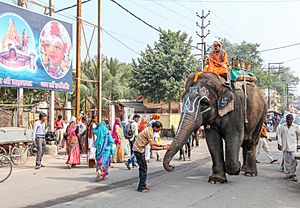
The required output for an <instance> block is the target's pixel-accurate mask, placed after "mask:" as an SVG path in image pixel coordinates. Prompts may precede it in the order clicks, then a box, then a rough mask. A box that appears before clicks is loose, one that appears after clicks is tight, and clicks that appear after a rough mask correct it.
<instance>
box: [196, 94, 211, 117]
mask: <svg viewBox="0 0 300 208" xmlns="http://www.w3.org/2000/svg"><path fill="white" fill-rule="evenodd" d="M204 98H205V99H207V100H208V101H210V99H209V98H208V97H207V96H202V97H201V99H200V100H199V103H198V106H197V111H196V115H195V120H196V119H197V116H198V112H199V107H200V104H201V100H203V99H204ZM209 110H211V107H208V108H206V109H205V110H203V111H201V112H200V115H201V114H203V113H205V112H207V111H209Z"/></svg>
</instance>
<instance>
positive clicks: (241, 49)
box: [222, 39, 299, 109]
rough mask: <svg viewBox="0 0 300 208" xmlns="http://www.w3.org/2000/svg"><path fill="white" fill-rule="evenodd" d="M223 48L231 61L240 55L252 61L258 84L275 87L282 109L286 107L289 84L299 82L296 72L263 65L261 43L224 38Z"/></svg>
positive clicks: (262, 86)
mask: <svg viewBox="0 0 300 208" xmlns="http://www.w3.org/2000/svg"><path fill="white" fill-rule="evenodd" d="M222 41H223V48H224V49H225V50H226V51H227V52H228V56H229V61H230V60H231V59H232V58H234V57H239V59H243V60H245V61H250V62H251V63H252V69H253V71H254V74H255V75H256V77H257V82H256V84H257V85H258V87H260V88H261V89H266V88H270V89H275V90H276V91H277V92H278V94H279V95H280V96H281V106H282V109H284V108H286V106H287V104H286V102H287V100H288V97H289V96H290V93H289V92H287V85H288V84H291V83H292V85H293V86H295V85H297V84H298V83H299V78H298V77H296V76H294V73H293V72H292V71H291V70H290V69H289V68H286V67H283V69H280V70H275V71H274V70H271V71H270V73H269V72H268V69H266V68H264V67H263V59H262V58H261V57H260V53H259V51H258V47H259V44H257V43H246V42H245V41H243V42H242V43H241V44H237V43H230V42H229V41H228V40H227V39H222Z"/></svg>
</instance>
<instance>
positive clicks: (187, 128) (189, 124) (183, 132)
mask: <svg viewBox="0 0 300 208" xmlns="http://www.w3.org/2000/svg"><path fill="white" fill-rule="evenodd" d="M195 127H196V124H195V120H194V116H192V115H186V116H181V119H180V124H179V128H178V130H177V133H176V136H175V138H174V140H173V141H172V144H171V146H172V149H171V150H168V151H167V152H166V154H165V156H164V161H163V165H164V168H165V170H166V171H172V170H173V169H174V166H173V165H170V161H171V160H172V158H173V157H174V155H175V154H176V153H177V152H178V151H179V150H180V148H181V147H182V146H183V145H184V143H185V142H186V141H187V139H188V138H189V137H190V136H191V134H192V133H193V131H194V129H195Z"/></svg>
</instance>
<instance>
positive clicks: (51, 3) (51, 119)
mask: <svg viewBox="0 0 300 208" xmlns="http://www.w3.org/2000/svg"><path fill="white" fill-rule="evenodd" d="M49 16H52V17H53V16H54V0H49ZM54 107H55V91H53V90H51V91H50V100H49V115H48V117H49V127H50V131H54V114H55V110H54Z"/></svg>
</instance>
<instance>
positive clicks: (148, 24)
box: [110, 0, 200, 50]
mask: <svg viewBox="0 0 300 208" xmlns="http://www.w3.org/2000/svg"><path fill="white" fill-rule="evenodd" d="M110 1H111V2H113V3H115V4H116V5H117V6H119V7H120V8H122V9H123V10H124V11H126V12H127V13H129V14H130V15H132V16H133V17H135V18H136V19H138V20H139V21H141V22H142V23H144V24H145V25H147V26H148V27H150V28H152V29H154V30H155V31H157V32H159V33H161V31H160V30H159V29H157V28H156V27H154V26H153V25H151V24H150V23H148V22H146V21H145V20H143V19H142V18H140V17H138V16H137V15H135V14H134V13H132V12H131V11H129V10H128V9H126V8H125V7H124V6H122V5H121V4H119V3H118V2H116V1H115V0H110ZM183 44H184V45H187V46H190V47H192V48H194V49H197V50H200V49H199V48H198V47H196V46H193V45H190V44H187V43H183Z"/></svg>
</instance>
